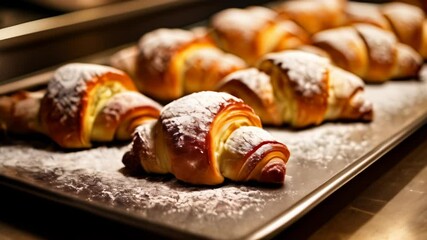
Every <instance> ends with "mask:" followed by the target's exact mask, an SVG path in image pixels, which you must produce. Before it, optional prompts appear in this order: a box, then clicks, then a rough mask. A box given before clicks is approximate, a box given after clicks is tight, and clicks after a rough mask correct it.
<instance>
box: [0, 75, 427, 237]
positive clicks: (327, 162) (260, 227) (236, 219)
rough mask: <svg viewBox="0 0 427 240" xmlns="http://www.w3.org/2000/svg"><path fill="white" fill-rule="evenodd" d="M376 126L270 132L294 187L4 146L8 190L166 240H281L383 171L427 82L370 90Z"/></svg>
mask: <svg viewBox="0 0 427 240" xmlns="http://www.w3.org/2000/svg"><path fill="white" fill-rule="evenodd" d="M366 92H367V96H368V98H369V99H370V100H371V101H372V102H373V103H374V107H375V119H374V121H373V122H372V123H368V124H364V123H326V124H323V125H321V126H319V127H313V128H309V129H304V130H289V129H287V128H285V127H283V128H268V130H269V131H270V132H271V133H272V134H273V135H274V136H276V137H277V138H278V139H279V140H280V141H282V142H284V143H286V144H287V145H288V147H289V149H290V150H291V152H292V155H291V159H290V162H289V165H288V175H287V180H286V181H287V182H286V185H285V186H284V187H279V188H269V187H265V186H260V185H254V184H248V185H240V184H234V183H230V182H227V183H226V184H224V185H222V186H219V187H216V188H208V187H196V186H189V185H186V184H183V183H180V182H178V181H176V180H175V179H173V178H172V177H170V176H164V177H163V176H162V177H160V176H144V177H141V178H135V177H131V176H128V175H127V174H126V173H125V172H124V171H123V169H122V167H123V166H122V164H121V156H122V154H123V152H124V151H125V150H126V149H127V147H128V146H118V145H112V146H98V147H96V148H94V149H90V150H84V151H74V152H64V151H61V150H60V149H58V148H56V147H55V145H53V144H52V143H51V142H50V141H49V140H47V139H44V138H41V139H33V140H28V139H27V140H25V139H21V140H19V139H16V138H6V139H2V140H3V144H2V145H1V146H0V177H1V179H2V183H3V184H7V185H10V186H17V187H19V188H22V189H26V190H29V191H30V192H31V193H33V194H39V195H43V196H46V197H49V198H50V199H52V200H56V201H59V202H61V203H65V204H69V205H72V206H74V207H78V208H82V209H85V210H88V211H91V212H94V213H97V214H101V215H103V216H107V217H110V218H114V219H117V220H120V221H125V222H127V223H131V224H133V225H136V226H138V227H141V228H145V229H147V230H151V231H155V232H158V233H160V234H167V235H173V236H183V237H189V236H192V237H196V236H199V237H209V238H215V239H237V238H248V239H257V238H261V237H265V236H272V235H275V234H276V233H277V232H279V231H280V230H282V229H284V228H286V227H288V226H289V225H290V224H292V223H293V222H294V221H296V220H297V219H298V218H300V217H301V216H303V215H304V214H305V213H307V212H308V211H310V209H312V208H313V207H314V206H316V205H317V204H319V203H320V202H322V201H323V199H325V198H326V197H327V196H329V195H330V194H332V193H333V192H334V191H335V190H337V189H339V188H340V187H341V186H342V185H344V184H345V183H346V182H347V181H349V180H351V179H352V178H353V177H354V176H356V175H357V174H358V173H360V172H361V171H363V170H364V169H365V168H367V167H368V166H369V165H370V164H372V163H373V162H375V161H376V160H377V159H378V158H379V157H380V156H382V155H383V154H384V153H386V152H387V151H389V150H390V149H391V148H393V147H394V146H395V145H396V144H397V143H398V142H400V141H402V140H403V139H404V138H405V137H406V136H408V135H409V134H411V133H412V132H413V131H415V130H416V129H417V128H418V127H420V126H421V124H422V123H424V122H425V121H426V118H427V80H420V81H417V80H407V81H394V82H388V83H385V84H381V85H369V86H367V90H366Z"/></svg>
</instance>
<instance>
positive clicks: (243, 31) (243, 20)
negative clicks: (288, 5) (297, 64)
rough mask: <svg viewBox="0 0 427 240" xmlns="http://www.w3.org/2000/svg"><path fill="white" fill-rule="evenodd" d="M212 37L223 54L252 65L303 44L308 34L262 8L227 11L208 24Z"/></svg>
mask: <svg viewBox="0 0 427 240" xmlns="http://www.w3.org/2000/svg"><path fill="white" fill-rule="evenodd" d="M211 26H212V34H213V36H214V37H213V38H214V39H215V41H216V42H217V45H218V46H219V47H220V48H222V49H224V50H225V51H227V52H231V53H233V54H235V55H237V56H239V57H241V58H243V59H244V60H245V61H246V62H247V63H248V64H250V65H253V64H255V63H256V61H257V60H258V59H259V58H260V57H261V56H263V55H264V54H266V53H269V52H277V51H281V50H285V49H291V48H294V47H297V46H299V45H303V44H307V43H308V41H309V37H308V34H307V33H306V32H305V31H304V30H303V29H302V28H301V27H299V26H298V25H297V24H295V23H294V22H292V21H288V20H284V19H279V18H278V15H277V13H276V12H274V11H273V10H270V9H268V8H265V7H259V6H252V7H247V8H245V9H237V8H230V9H226V10H223V11H221V12H219V13H217V14H215V15H214V16H213V18H212V21H211Z"/></svg>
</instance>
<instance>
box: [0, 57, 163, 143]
mask: <svg viewBox="0 0 427 240" xmlns="http://www.w3.org/2000/svg"><path fill="white" fill-rule="evenodd" d="M160 109H161V106H160V105H159V104H157V103H156V102H154V101H153V100H151V99H149V98H147V97H145V96H144V95H142V94H140V93H139V92H137V90H136V87H135V86H134V84H133V82H132V80H131V79H130V78H129V77H128V75H126V74H125V73H124V72H122V71H120V70H117V69H114V68H111V67H107V66H101V65H95V64H80V63H72V64H67V65H65V66H63V67H60V68H59V69H57V70H56V71H55V73H54V76H53V78H52V79H51V80H50V82H49V84H48V87H47V90H46V92H45V93H44V94H41V93H28V92H26V93H17V94H15V95H12V96H11V97H2V98H1V99H0V112H1V113H2V115H1V116H0V118H1V119H2V120H1V119H0V122H2V123H3V124H2V127H3V128H4V129H6V130H7V131H11V132H19V133H27V132H40V133H44V134H46V135H47V136H49V137H50V138H52V139H53V140H54V141H55V142H56V143H58V144H59V145H60V146H62V147H64V148H85V147H90V146H91V141H101V142H107V141H112V140H113V139H118V140H129V139H131V136H132V133H133V131H134V129H135V128H136V127H137V126H138V125H139V124H142V123H143V122H145V121H148V120H151V119H156V118H157V117H158V116H159V114H160Z"/></svg>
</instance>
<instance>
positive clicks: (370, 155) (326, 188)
mask: <svg viewBox="0 0 427 240" xmlns="http://www.w3.org/2000/svg"><path fill="white" fill-rule="evenodd" d="M95 59H98V60H99V59H101V58H95ZM101 61H102V60H101ZM88 62H91V61H89V60H88ZM424 67H425V71H427V65H425V66H424ZM50 74H52V71H50V70H48V71H44V72H41V73H38V74H34V75H33V76H31V77H30V78H23V80H25V79H28V80H31V81H28V84H27V85H26V87H30V86H31V84H33V85H34V84H35V85H37V84H45V83H46V82H45V81H40V79H43V78H44V77H46V76H47V75H50ZM34 79H36V80H37V79H38V80H37V81H34ZM9 85H10V89H12V90H11V91H17V90H20V88H22V84H19V82H13V83H10V84H9ZM426 123H427V111H426V112H424V113H423V114H422V115H421V116H419V117H418V118H416V119H415V120H413V121H412V122H410V123H409V124H408V125H407V126H405V127H404V128H402V129H400V130H399V131H397V132H396V133H394V134H393V135H392V136H390V137H389V138H388V139H387V140H385V141H383V142H381V143H378V145H377V146H375V147H374V148H373V149H372V150H371V151H369V152H367V153H365V154H364V155H362V156H360V157H358V158H356V159H354V160H353V161H352V162H351V163H350V164H348V165H347V166H345V167H344V168H343V169H342V170H341V171H339V172H337V173H335V174H334V175H333V176H332V177H330V178H329V179H328V180H326V181H325V182H324V183H323V184H321V185H320V186H318V187H317V188H315V189H314V190H313V191H311V192H309V193H308V194H307V195H305V196H304V197H303V198H301V199H300V200H299V201H297V202H295V203H294V204H293V205H292V206H290V207H289V208H288V209H286V210H285V211H283V212H281V213H279V214H277V215H276V216H275V217H273V218H272V219H271V220H270V221H269V222H267V223H266V224H264V225H263V226H261V227H259V228H256V229H254V230H253V231H252V232H249V233H248V234H246V235H244V236H242V238H241V239H261V238H271V237H274V236H275V235H276V234H278V233H279V232H280V231H283V230H284V229H286V228H287V227H289V226H291V225H292V224H293V223H294V222H296V221H297V220H298V219H300V218H301V217H303V216H304V215H305V214H307V213H308V212H310V211H311V210H312V209H313V208H314V207H316V206H317V205H319V204H320V203H321V202H322V201H323V200H325V199H326V198H327V197H329V196H330V195H332V194H333V193H334V192H335V191H337V190H338V189H340V188H341V187H342V186H344V185H345V184H346V183H347V182H349V181H350V180H352V179H353V178H355V177H356V176H357V175H358V174H360V173H362V172H363V171H364V170H365V169H367V168H368V167H369V166H370V165H372V164H373V163H375V162H376V161H377V160H378V159H380V158H381V157H382V156H384V155H385V154H386V153H388V152H389V151H390V150H392V149H393V148H394V147H396V146H397V145H398V144H400V143H401V142H403V141H404V140H405V139H407V138H408V137H409V136H410V135H412V134H413V133H414V132H416V131H417V130H418V129H420V128H421V127H422V126H423V125H424V124H426ZM0 185H3V186H7V187H10V188H13V189H16V190H19V191H24V192H27V193H30V194H32V195H35V196H38V197H42V198H44V199H47V200H50V201H55V202H58V203H60V204H65V205H68V206H70V207H75V208H78V209H81V210H84V211H87V212H90V213H93V214H96V215H98V216H102V217H105V218H108V219H111V220H115V221H118V222H122V223H125V224H129V225H131V226H134V227H137V228H138V229H141V230H144V231H148V232H151V233H154V234H160V235H163V236H168V237H184V238H195V239H205V238H207V237H208V236H206V235H200V234H197V233H192V232H187V231H184V230H182V229H178V228H175V227H173V226H171V225H162V224H159V223H156V222H151V221H148V220H147V219H143V218H140V217H138V216H137V215H135V214H132V213H131V212H126V210H124V209H117V208H114V207H113V206H107V205H103V204H100V203H97V202H91V201H85V200H84V199H81V198H78V197H77V196H74V195H73V194H71V193H65V192H60V191H56V190H55V189H50V188H46V187H43V186H40V185H39V184H37V183H31V182H28V181H25V180H22V179H18V178H13V177H9V176H5V175H3V174H0Z"/></svg>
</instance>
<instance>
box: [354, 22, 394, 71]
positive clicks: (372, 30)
mask: <svg viewBox="0 0 427 240" xmlns="http://www.w3.org/2000/svg"><path fill="white" fill-rule="evenodd" d="M355 28H356V29H357V31H358V32H359V33H360V34H361V36H362V37H363V39H364V40H365V42H366V44H367V46H368V50H369V55H370V56H371V59H372V60H374V61H376V62H378V63H382V64H388V63H391V62H392V61H393V60H394V59H395V58H394V53H395V46H396V42H397V39H396V37H395V36H394V34H393V33H391V32H389V31H386V30H382V29H380V28H378V27H375V26H372V25H368V24H356V25H355Z"/></svg>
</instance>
